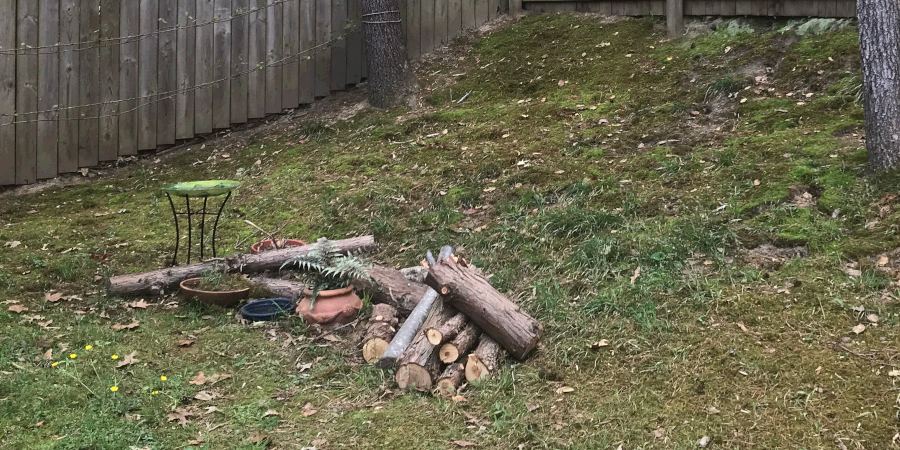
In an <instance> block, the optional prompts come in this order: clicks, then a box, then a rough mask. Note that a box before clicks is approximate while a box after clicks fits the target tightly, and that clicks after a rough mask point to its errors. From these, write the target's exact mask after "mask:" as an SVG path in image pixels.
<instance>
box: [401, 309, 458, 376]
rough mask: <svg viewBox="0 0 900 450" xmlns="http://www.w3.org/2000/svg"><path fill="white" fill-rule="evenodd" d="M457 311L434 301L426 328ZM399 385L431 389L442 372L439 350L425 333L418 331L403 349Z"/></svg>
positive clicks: (441, 321)
mask: <svg viewBox="0 0 900 450" xmlns="http://www.w3.org/2000/svg"><path fill="white" fill-rule="evenodd" d="M454 314H455V311H454V310H453V309H452V308H445V307H444V303H443V302H442V301H440V300H438V301H436V302H434V306H433V307H432V309H431V311H430V312H429V313H428V318H427V319H425V323H424V328H425V329H427V328H430V327H433V326H435V325H437V324H439V323H443V322H446V321H447V320H449V319H450V318H451V317H453V315H454ZM397 365H398V368H397V376H396V380H397V385H398V386H400V389H415V390H418V391H424V392H427V391H430V390H431V388H432V386H434V380H435V378H437V376H438V374H440V370H441V361H440V359H438V352H437V349H435V347H434V345H432V344H431V342H428V338H427V337H426V336H425V333H416V337H415V338H413V340H412V342H411V343H410V344H409V347H407V348H406V350H404V351H403V354H402V355H400V358H398V359H397Z"/></svg>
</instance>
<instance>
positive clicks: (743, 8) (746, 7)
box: [734, 0, 754, 16]
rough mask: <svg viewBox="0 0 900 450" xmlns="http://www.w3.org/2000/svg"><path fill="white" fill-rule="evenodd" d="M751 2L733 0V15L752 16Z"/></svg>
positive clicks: (747, 0) (748, 0) (750, 0)
mask: <svg viewBox="0 0 900 450" xmlns="http://www.w3.org/2000/svg"><path fill="white" fill-rule="evenodd" d="M753 3H754V2H753V0H735V2H734V13H735V14H736V15H738V16H749V15H752V14H753Z"/></svg>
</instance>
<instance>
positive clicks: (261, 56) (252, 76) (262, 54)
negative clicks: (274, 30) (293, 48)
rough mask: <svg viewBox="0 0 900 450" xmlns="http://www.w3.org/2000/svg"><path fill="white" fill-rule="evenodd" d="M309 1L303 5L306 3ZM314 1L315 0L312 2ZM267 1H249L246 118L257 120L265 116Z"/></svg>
mask: <svg viewBox="0 0 900 450" xmlns="http://www.w3.org/2000/svg"><path fill="white" fill-rule="evenodd" d="M308 1H309V0H307V1H305V2H304V3H308ZM312 1H315V0H312ZM267 3H268V0H251V3H250V4H251V5H252V8H253V12H251V13H250V15H249V19H250V25H249V26H250V29H249V31H248V33H249V42H250V46H249V49H248V52H247V59H248V66H249V70H250V73H249V74H247V118H248V119H258V118H260V117H263V116H265V115H266V70H265V69H264V68H263V67H264V66H265V64H266V49H267V44H266V37H267V32H266V21H267V12H266V9H265V8H264V7H265V5H266V4H267Z"/></svg>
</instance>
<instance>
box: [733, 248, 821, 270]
mask: <svg viewBox="0 0 900 450" xmlns="http://www.w3.org/2000/svg"><path fill="white" fill-rule="evenodd" d="M808 256H809V248H807V247H806V246H798V247H786V248H782V247H776V246H774V245H772V244H763V245H760V246H759V247H756V248H754V249H753V250H750V251H748V252H747V256H746V258H747V262H748V263H750V264H751V265H752V266H754V267H756V268H757V269H767V270H777V269H779V268H780V267H781V266H783V265H784V264H785V263H787V262H788V261H790V260H792V259H797V258H806V257H808Z"/></svg>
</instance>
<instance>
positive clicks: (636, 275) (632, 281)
mask: <svg viewBox="0 0 900 450" xmlns="http://www.w3.org/2000/svg"><path fill="white" fill-rule="evenodd" d="M639 276H641V268H640V267H638V268H637V269H634V275H632V276H631V284H634V282H635V281H636V280H637V279H638V277H639Z"/></svg>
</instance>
